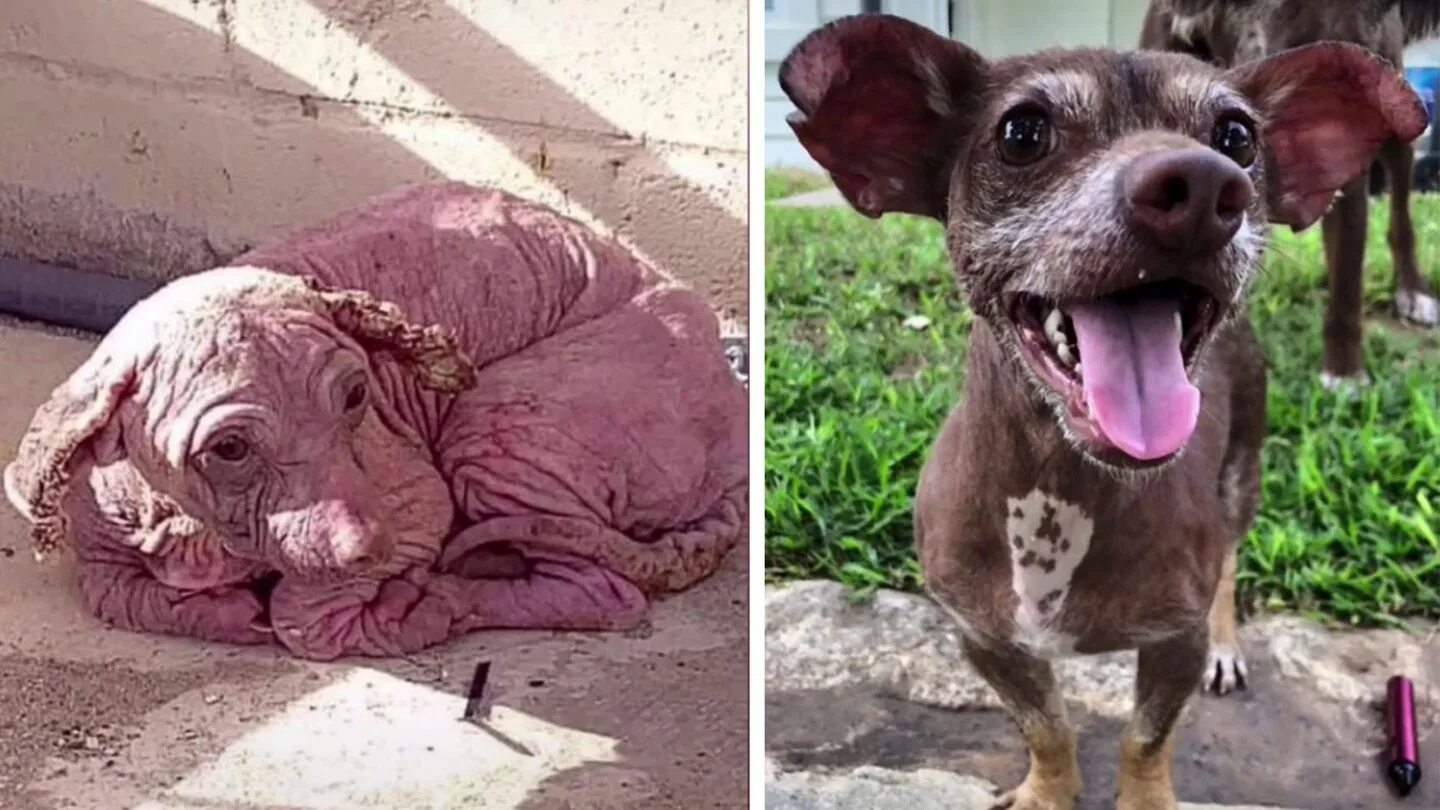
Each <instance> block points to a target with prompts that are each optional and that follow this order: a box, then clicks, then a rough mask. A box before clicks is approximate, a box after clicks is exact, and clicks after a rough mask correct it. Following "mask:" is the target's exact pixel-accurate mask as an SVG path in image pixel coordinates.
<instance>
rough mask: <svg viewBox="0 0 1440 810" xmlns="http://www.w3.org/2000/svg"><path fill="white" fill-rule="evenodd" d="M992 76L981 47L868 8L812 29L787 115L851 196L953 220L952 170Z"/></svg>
mask: <svg viewBox="0 0 1440 810" xmlns="http://www.w3.org/2000/svg"><path fill="white" fill-rule="evenodd" d="M984 81H985V60H984V59H982V58H981V57H980V55H979V54H977V53H975V52H974V51H972V50H970V49H969V48H967V47H965V46H964V45H961V44H960V43H958V42H955V41H953V40H949V39H945V38H944V37H942V36H940V35H938V34H936V33H934V32H932V31H930V30H929V29H927V28H924V27H923V26H920V25H917V24H916V23H913V22H910V21H908V20H903V19H900V18H899V17H891V16H888V15H883V14H863V15H859V16H854V17H846V18H844V19H841V20H836V21H835V22H833V23H830V24H829V25H826V26H825V27H824V28H820V29H818V30H816V31H814V32H813V33H811V34H810V35H809V36H807V37H806V38H805V39H804V40H803V41H802V42H801V43H800V44H799V45H797V46H796V47H795V50H793V51H791V52H790V55H789V56H787V57H786V58H785V61H784V63H783V64H781V66H780V87H781V89H783V90H784V91H785V95H787V96H789V97H790V100H791V101H793V102H794V103H795V106H796V107H797V108H799V109H798V111H797V112H794V113H792V114H791V115H790V117H789V118H788V119H787V120H788V123H789V124H790V128H791V129H793V130H795V135H796V136H797V137H798V138H799V139H800V143H801V144H803V145H804V147H805V149H806V151H808V152H809V153H810V155H811V157H813V158H815V160H816V162H818V163H819V164H820V165H821V166H823V167H825V169H826V171H828V172H829V173H830V176H831V177H832V178H833V179H834V180H835V185H836V186H838V187H839V189H840V191H841V193H843V194H844V195H845V199H847V200H849V201H850V204H851V205H853V206H855V208H856V210H858V211H860V213H862V214H865V215H866V216H869V217H878V216H880V215H881V214H884V213H886V212H887V211H898V212H904V213H910V214H921V215H923V216H929V217H934V218H936V219H940V220H944V218H945V215H946V208H947V198H948V196H949V185H950V182H949V181H950V173H951V170H952V168H953V166H954V162H955V155H956V152H957V150H958V149H959V147H960V143H961V141H962V140H964V135H965V132H964V128H965V126H966V125H967V122H968V119H969V118H970V113H971V110H972V109H973V107H974V100H975V98H976V97H977V96H978V94H979V93H980V92H981V87H982V86H983V83H984Z"/></svg>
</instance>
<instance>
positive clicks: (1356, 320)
mask: <svg viewBox="0 0 1440 810" xmlns="http://www.w3.org/2000/svg"><path fill="white" fill-rule="evenodd" d="M1367 191H1368V183H1367V178H1365V177H1359V178H1356V179H1355V180H1352V181H1350V183H1349V184H1348V185H1346V186H1345V187H1344V189H1342V190H1341V196H1340V197H1338V198H1336V200H1335V207H1334V208H1332V209H1331V210H1330V213H1328V214H1326V215H1325V220H1324V225H1323V227H1324V230H1325V266H1326V268H1327V269H1328V270H1329V272H1330V301H1329V302H1328V304H1327V305H1326V310H1325V365H1324V368H1323V370H1322V371H1321V372H1320V381H1321V382H1322V383H1324V384H1325V386H1326V387H1327V388H1333V387H1335V386H1339V385H1345V384H1351V385H1354V384H1360V385H1364V384H1365V383H1366V382H1368V377H1367V376H1366V374H1365V358H1364V356H1363V354H1362V352H1361V349H1360V338H1361V333H1362V327H1361V316H1362V314H1363V311H1362V310H1363V307H1364V296H1363V293H1364V281H1365V234H1366V230H1367V222H1366V217H1367V215H1368V212H1369V197H1368V196H1367Z"/></svg>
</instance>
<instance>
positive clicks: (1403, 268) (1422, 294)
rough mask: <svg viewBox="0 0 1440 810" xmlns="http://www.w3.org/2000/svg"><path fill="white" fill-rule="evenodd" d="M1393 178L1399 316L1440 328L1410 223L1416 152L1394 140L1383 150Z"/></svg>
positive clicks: (1439, 308)
mask: <svg viewBox="0 0 1440 810" xmlns="http://www.w3.org/2000/svg"><path fill="white" fill-rule="evenodd" d="M1380 160H1381V162H1382V163H1383V164H1384V166H1385V173H1386V174H1387V175H1389V176H1390V232H1389V234H1388V236H1389V240H1390V256H1391V259H1392V260H1393V261H1394V263H1395V312H1396V314H1398V315H1399V316H1400V317H1402V318H1404V319H1405V320H1407V321H1410V322H1412V323H1417V324H1419V325H1421V326H1436V325H1440V301H1437V300H1436V299H1435V296H1433V295H1431V294H1430V288H1429V285H1427V284H1426V283H1425V278H1424V276H1422V275H1420V267H1419V262H1418V261H1416V258H1415V226H1414V224H1413V223H1412V222H1411V221H1410V184H1411V181H1412V179H1413V178H1414V176H1415V148H1414V147H1413V146H1411V145H1410V144H1408V143H1402V142H1401V141H1398V140H1396V139H1394V138H1392V139H1390V140H1388V141H1386V142H1385V145H1384V146H1383V147H1381V149H1380Z"/></svg>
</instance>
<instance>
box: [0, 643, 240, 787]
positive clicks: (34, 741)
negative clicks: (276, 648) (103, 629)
mask: <svg viewBox="0 0 1440 810" xmlns="http://www.w3.org/2000/svg"><path fill="white" fill-rule="evenodd" d="M258 675H259V672H258V670H256V669H255V668H254V667H249V666H241V667H239V668H235V667H230V668H229V669H228V670H227V671H225V672H221V671H219V670H216V669H210V668H204V669H182V670H169V671H166V670H161V671H150V672H142V671H139V670H135V669H131V668H129V667H125V666H120V665H115V664H88V663H73V662H59V661H51V660H45V659H40V658H32V657H29V656H25V655H7V656H3V657H0V706H3V707H5V713H6V715H7V716H6V717H5V727H6V731H5V733H4V734H0V807H17V808H21V807H29V806H36V805H39V804H40V801H39V797H37V796H35V795H34V794H33V792H30V791H29V790H28V786H29V785H30V784H31V783H33V782H34V781H36V780H37V779H39V778H49V777H57V776H62V775H64V773H65V772H66V771H67V770H68V767H67V765H66V763H70V762H73V763H77V764H78V763H86V764H94V763H97V762H98V763H99V764H100V766H101V767H103V768H106V769H109V768H123V767H124V762H125V750H126V748H127V747H128V746H129V744H130V742H131V741H132V740H134V739H136V738H137V737H138V736H139V734H140V731H139V727H140V723H141V720H142V718H143V717H144V716H145V715H146V714H148V713H149V712H151V711H152V710H154V709H156V708H158V707H160V706H162V705H164V704H166V703H169V702H170V701H172V700H174V699H175V698H177V697H179V696H180V695H182V694H184V693H186V692H189V691H191V690H193V689H198V688H200V687H202V686H206V685H209V684H218V683H226V682H234V681H236V680H243V679H247V678H253V677H258ZM52 759H58V760H60V764H59V765H54V764H53V763H52Z"/></svg>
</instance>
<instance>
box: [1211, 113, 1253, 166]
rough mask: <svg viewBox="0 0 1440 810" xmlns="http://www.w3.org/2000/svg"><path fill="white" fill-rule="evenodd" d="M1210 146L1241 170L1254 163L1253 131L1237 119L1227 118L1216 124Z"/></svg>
mask: <svg viewBox="0 0 1440 810" xmlns="http://www.w3.org/2000/svg"><path fill="white" fill-rule="evenodd" d="M1210 145H1211V146H1213V147H1215V151H1217V152H1219V153H1220V154H1222V155H1224V156H1225V157H1228V158H1230V159H1231V160H1233V161H1235V162H1236V163H1238V164H1240V167H1241V168H1244V169H1248V168H1250V165H1251V164H1252V163H1254V162H1255V130H1253V129H1251V127H1250V125H1249V124H1247V123H1245V122H1244V121H1241V120H1240V119H1238V118H1227V119H1225V120H1223V121H1221V122H1220V123H1218V124H1216V125H1215V131H1214V132H1213V133H1212V134H1211V135H1210Z"/></svg>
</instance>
